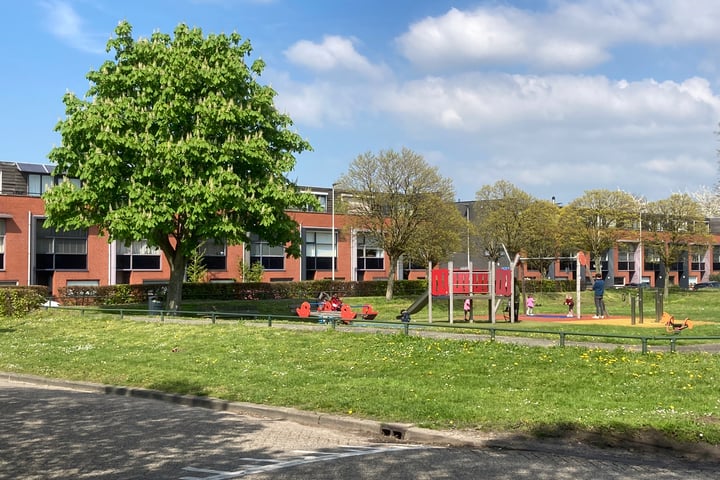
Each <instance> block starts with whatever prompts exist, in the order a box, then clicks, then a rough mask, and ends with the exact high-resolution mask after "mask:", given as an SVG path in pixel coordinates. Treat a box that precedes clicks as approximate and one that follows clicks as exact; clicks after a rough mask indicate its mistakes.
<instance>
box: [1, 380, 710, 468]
mask: <svg viewBox="0 0 720 480" xmlns="http://www.w3.org/2000/svg"><path fill="white" fill-rule="evenodd" d="M0 380H6V381H11V382H16V383H29V384H33V385H41V386H48V387H55V388H65V389H69V390H76V391H82V392H88V393H97V394H105V395H120V396H126V397H134V398H143V399H150V400H160V401H163V402H168V403H174V404H178V405H184V406H188V407H201V408H207V409H210V410H216V411H226V412H230V413H235V414H245V415H249V416H253V417H261V418H267V419H271V420H284V421H290V422H294V423H297V424H300V425H306V426H310V427H323V428H329V429H334V430H339V431H345V432H354V433H359V434H364V435H369V436H371V437H372V438H377V439H378V441H396V442H402V443H417V444H423V445H435V446H453V447H476V448H496V449H506V450H533V451H536V450H537V451H549V450H556V451H557V450H563V449H567V448H572V447H573V446H574V445H575V446H576V445H578V444H584V445H586V446H589V445H595V446H598V445H600V446H602V447H603V448H621V449H625V450H633V451H637V452H640V451H655V452H658V451H659V452H674V453H673V455H677V456H681V457H684V458H686V459H692V460H702V461H712V462H717V461H720V446H716V445H709V444H707V443H702V442H701V443H693V444H684V443H679V442H675V441H672V440H669V439H667V438H663V437H661V436H655V435H651V436H645V437H644V438H641V437H637V436H632V435H630V436H627V437H621V436H616V435H610V436H607V435H600V434H595V433H592V432H588V433H582V434H580V435H578V436H576V437H575V438H574V439H572V440H567V439H562V438H554V439H551V438H544V439H537V438H531V437H529V436H526V435H517V434H513V433H509V434H492V433H478V434H474V435H472V436H471V435H466V434H464V433H463V432H462V431H438V430H431V429H427V428H419V427H416V426H414V425H413V424H404V423H383V422H378V421H374V420H365V419H360V418H351V417H347V416H341V415H331V414H325V413H316V412H308V411H304V410H297V409H294V408H288V407H271V406H266V405H258V404H254V403H247V402H229V401H227V400H221V399H217V398H212V397H199V396H194V395H180V394H174V393H167V392H162V391H159V390H151V389H144V388H131V387H122V386H112V385H103V384H98V383H90V382H80V381H71V380H62V379H54V378H47V377H40V376H35V375H23V374H18V373H8V372H0Z"/></svg>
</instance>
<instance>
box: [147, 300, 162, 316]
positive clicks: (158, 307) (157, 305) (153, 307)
mask: <svg viewBox="0 0 720 480" xmlns="http://www.w3.org/2000/svg"><path fill="white" fill-rule="evenodd" d="M162 308H163V304H162V302H161V301H160V300H158V299H157V297H156V296H154V295H149V296H148V310H149V311H150V314H151V315H157V314H159V313H160V312H161V311H162Z"/></svg>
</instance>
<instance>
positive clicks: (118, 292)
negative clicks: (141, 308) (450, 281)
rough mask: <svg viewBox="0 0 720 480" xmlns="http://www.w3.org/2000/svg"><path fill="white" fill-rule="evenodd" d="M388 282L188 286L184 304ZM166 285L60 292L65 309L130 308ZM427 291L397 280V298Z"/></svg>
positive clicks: (305, 295) (375, 291)
mask: <svg viewBox="0 0 720 480" xmlns="http://www.w3.org/2000/svg"><path fill="white" fill-rule="evenodd" d="M386 287H387V282H385V281H378V280H373V281H368V282H346V281H332V280H314V281H303V282H253V283H235V282H233V283H204V282H203V283H185V284H183V300H199V299H204V300H271V299H276V300H279V299H309V300H314V299H316V298H317V296H318V294H319V293H320V292H339V293H340V295H341V296H344V297H377V296H383V295H385V289H386ZM165 288H166V287H165V286H164V285H107V286H83V287H65V288H60V289H58V290H59V292H60V303H62V304H63V305H127V304H138V303H145V302H147V301H148V298H149V296H150V295H154V296H157V297H160V298H162V297H164V292H165ZM426 290H427V282H426V281H424V280H398V281H396V282H395V286H394V290H393V291H394V294H395V295H397V296H417V295H421V294H422V293H423V292H425V291H426Z"/></svg>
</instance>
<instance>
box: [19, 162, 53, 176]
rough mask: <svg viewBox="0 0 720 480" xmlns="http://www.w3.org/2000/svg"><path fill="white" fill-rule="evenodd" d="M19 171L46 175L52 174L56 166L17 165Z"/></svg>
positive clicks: (40, 164) (38, 164) (39, 164)
mask: <svg viewBox="0 0 720 480" xmlns="http://www.w3.org/2000/svg"><path fill="white" fill-rule="evenodd" d="M15 165H17V169H18V170H20V171H21V172H24V173H46V174H50V173H52V171H53V170H54V169H55V165H43V164H42V163H19V162H18V163H16V164H15Z"/></svg>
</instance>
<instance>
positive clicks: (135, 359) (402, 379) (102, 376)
mask: <svg viewBox="0 0 720 480" xmlns="http://www.w3.org/2000/svg"><path fill="white" fill-rule="evenodd" d="M699 293H703V294H704V292H698V294H699ZM696 298H699V297H696ZM705 300H706V301H705V302H704V303H705V304H706V307H705V308H707V309H710V310H715V309H717V308H718V307H717V305H716V304H718V305H720V292H718V295H708V296H707V297H705ZM678 302H679V301H678ZM398 304H402V305H404V306H407V302H403V301H398ZM711 304H712V305H711ZM378 307H379V308H382V307H384V305H383V306H381V305H380V304H378ZM396 307H397V305H393V306H392V309H393V311H396V310H397V309H396ZM388 308H390V307H388ZM258 310H260V308H258ZM526 323H529V322H523V323H521V324H520V326H522V327H526V326H527V325H526ZM548 327H553V326H552V325H548V324H544V328H548ZM628 328H630V327H628ZM719 367H720V357H718V356H714V355H708V354H696V353H683V354H660V353H652V354H645V355H643V354H635V353H629V352H626V351H624V350H622V349H617V350H589V349H585V348H575V347H567V348H559V347H553V348H532V347H524V346H519V345H512V344H504V343H495V342H488V341H471V340H438V339H430V338H424V337H420V336H405V335H402V334H395V335H386V334H369V333H368V334H352V335H350V334H347V333H343V332H340V331H336V330H332V329H327V330H321V331H291V330H287V329H283V328H265V327H257V326H255V327H253V326H247V325H244V324H243V323H241V322H218V323H217V324H204V325H191V324H183V323H170V322H166V323H145V322H134V321H129V320H127V319H126V320H120V319H119V318H118V316H117V315H109V314H97V315H92V316H89V315H86V316H81V315H79V314H78V313H77V312H73V311H59V310H51V311H40V312H37V313H35V314H32V315H29V316H27V317H26V318H22V319H0V370H2V371H10V372H19V373H28V374H35V375H42V376H47V377H53V378H66V379H72V380H81V381H91V382H98V383H104V384H113V385H124V386H132V387H144V388H151V389H160V390H164V391H169V392H177V393H183V394H194V395H207V396H213V397H218V398H223V399H227V400H231V401H245V402H254V403H261V404H267V405H277V406H290V407H296V408H300V409H305V410H312V411H322V412H330V413H336V414H344V415H351V416H357V417H362V418H373V419H377V420H383V421H399V422H412V423H415V424H418V425H421V426H425V427H429V428H440V429H447V428H473V429H482V430H494V431H505V430H512V431H521V432H526V433H531V434H538V435H543V434H559V433H563V432H574V431H594V432H611V433H617V432H623V433H642V432H647V431H659V432H662V433H663V434H665V435H666V436H668V437H671V438H675V439H678V440H682V441H699V440H704V441H708V442H710V443H713V444H720V397H719V396H718V394H717V391H718V390H717V385H718V380H720V378H718V376H719V375H720V368H719Z"/></svg>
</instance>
